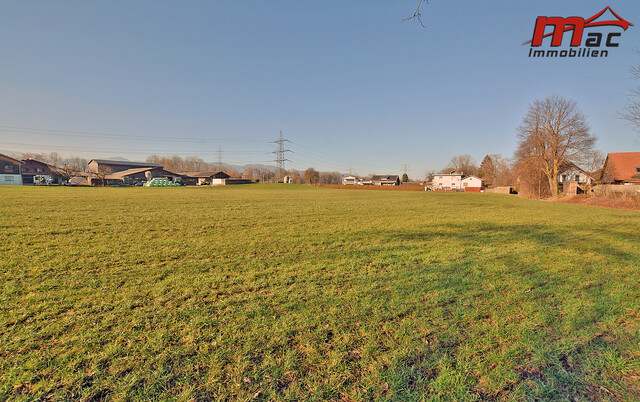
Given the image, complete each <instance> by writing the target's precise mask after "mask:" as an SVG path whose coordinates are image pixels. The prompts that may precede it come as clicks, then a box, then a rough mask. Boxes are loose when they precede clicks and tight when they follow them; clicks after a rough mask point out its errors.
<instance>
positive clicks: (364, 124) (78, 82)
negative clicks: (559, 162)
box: [0, 0, 640, 178]
mask: <svg viewBox="0 0 640 402" xmlns="http://www.w3.org/2000/svg"><path fill="white" fill-rule="evenodd" d="M416 4H417V1H413V0H407V1H392V0H367V1H364V0H362V1H360V0H358V1H355V0H354V1H344V0H343V1H323V2H308V1H269V2H266V1H257V0H256V1H252V0H248V1H242V2H240V1H210V2H204V1H180V2H178V1H155V0H154V1H84V0H82V1H80V0H78V1H8V0H3V1H2V2H0V55H1V57H0V150H11V151H44V152H50V151H56V152H59V153H61V154H63V155H80V156H83V157H86V158H89V159H90V158H97V157H111V156H122V157H126V158H129V159H132V160H139V159H144V158H145V157H146V156H147V155H149V154H151V153H155V154H165V155H172V154H179V155H182V156H188V155H199V156H201V157H202V158H203V159H205V160H208V161H215V160H216V158H217V151H218V149H219V148H221V149H222V153H223V160H224V161H225V162H228V163H235V164H245V163H252V162H253V163H270V162H269V161H270V160H272V159H273V157H274V155H273V154H270V152H271V151H272V150H274V149H275V146H274V144H272V143H270V141H273V140H275V139H276V138H277V136H278V134H279V132H280V130H282V131H283V134H284V136H285V137H286V138H288V139H290V140H291V141H292V142H291V144H290V145H289V149H291V150H293V151H294V152H293V153H290V154H289V155H288V158H289V159H291V162H290V163H289V164H288V165H287V167H288V168H289V167H293V168H297V169H306V168H307V167H315V168H317V169H321V170H339V171H342V172H346V171H347V170H348V169H349V168H350V167H351V168H352V169H353V171H354V172H356V173H359V174H363V175H364V174H368V173H374V172H375V173H399V172H401V166H402V165H404V164H407V165H408V166H409V170H410V176H412V177H415V178H421V177H423V176H424V174H425V172H426V171H428V170H431V169H441V168H443V167H444V165H446V163H447V161H448V160H449V159H450V158H451V157H452V156H454V155H460V154H471V155H472V156H473V157H474V158H475V159H476V160H477V161H478V162H479V161H480V160H481V159H482V158H483V157H484V155H486V154H494V153H497V154H503V155H505V156H511V155H512V153H513V151H514V150H515V147H516V145H517V141H516V128H517V126H518V125H519V124H520V122H521V120H522V117H523V116H524V114H525V113H526V110H527V106H528V105H529V104H530V103H531V102H532V101H533V100H534V99H536V98H542V97H545V96H548V95H551V94H557V95H560V96H564V97H566V98H569V99H573V100H575V101H577V102H578V105H579V106H580V108H581V109H582V110H583V112H584V113H585V114H586V115H587V116H588V118H589V121H590V122H591V126H592V128H593V131H594V133H595V134H596V135H597V136H598V138H599V142H598V148H599V149H601V150H602V151H604V152H622V151H640V141H639V137H638V135H637V134H636V133H635V132H634V131H633V129H632V128H631V127H630V126H629V125H628V124H627V123H626V122H625V121H622V120H620V119H619V118H618V117H617V112H618V111H619V110H620V109H622V108H623V107H624V105H625V103H626V101H627V100H626V95H625V94H626V93H627V92H628V90H629V88H631V87H632V86H633V85H634V82H633V81H632V80H631V79H630V74H629V72H628V66H629V65H630V64H637V63H638V62H640V55H639V54H638V53H636V49H637V47H638V45H639V44H640V40H639V39H640V2H637V1H613V2H608V3H603V2H597V1H580V2H576V1H568V0H564V1H562V0H555V1H538V0H536V1H528V2H524V1H518V2H514V1H506V0H505V1H473V2H472V1H466V2H462V1H453V0H432V1H431V2H430V3H429V4H424V5H423V6H422V15H423V17H422V19H423V22H424V24H425V28H422V27H421V26H420V25H418V24H414V23H411V22H404V23H399V22H398V21H399V20H401V19H402V18H405V17H407V16H408V15H410V14H411V13H412V11H413V9H415V6H416ZM607 5H609V6H610V7H611V8H612V9H613V10H614V11H616V12H617V13H618V14H619V15H620V16H621V17H622V18H624V19H626V20H628V21H630V22H631V23H634V24H635V26H633V27H630V28H629V29H628V30H627V31H625V32H623V34H622V36H621V37H620V47H618V48H615V49H612V50H611V51H610V54H609V57H607V58H599V59H532V58H529V57H527V54H528V50H529V47H528V46H522V45H521V44H522V42H524V41H526V40H528V39H530V38H531V36H532V33H533V27H534V22H535V19H536V17H537V16H539V15H547V16H565V17H567V16H573V15H578V16H582V17H584V18H587V17H590V16H592V15H594V14H595V13H597V12H599V11H600V10H602V9H603V8H604V7H606V6H607ZM637 84H640V83H636V85H637Z"/></svg>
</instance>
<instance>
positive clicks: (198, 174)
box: [180, 171, 231, 179]
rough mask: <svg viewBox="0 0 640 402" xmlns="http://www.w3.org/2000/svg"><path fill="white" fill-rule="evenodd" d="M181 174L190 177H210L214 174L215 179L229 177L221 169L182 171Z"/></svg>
mask: <svg viewBox="0 0 640 402" xmlns="http://www.w3.org/2000/svg"><path fill="white" fill-rule="evenodd" d="M180 174H181V175H184V176H187V177H191V178H211V177H214V176H216V177H215V178H216V179H228V178H230V177H231V175H229V174H228V173H225V172H223V171H219V172H182V173H180Z"/></svg>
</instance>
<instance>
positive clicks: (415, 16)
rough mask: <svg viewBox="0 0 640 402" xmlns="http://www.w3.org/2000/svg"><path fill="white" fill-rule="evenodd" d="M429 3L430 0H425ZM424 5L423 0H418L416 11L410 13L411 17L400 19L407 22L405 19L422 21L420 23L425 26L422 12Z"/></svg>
mask: <svg viewBox="0 0 640 402" xmlns="http://www.w3.org/2000/svg"><path fill="white" fill-rule="evenodd" d="M425 1H426V2H427V3H429V0H425ZM421 5H422V0H419V1H418V7H416V11H414V12H413V14H412V15H410V16H409V17H407V18H405V19H402V20H400V22H405V21H409V20H413V22H416V21H418V22H419V23H420V25H422V27H423V28H424V27H425V26H424V24H423V23H422V14H421V13H420V6H421Z"/></svg>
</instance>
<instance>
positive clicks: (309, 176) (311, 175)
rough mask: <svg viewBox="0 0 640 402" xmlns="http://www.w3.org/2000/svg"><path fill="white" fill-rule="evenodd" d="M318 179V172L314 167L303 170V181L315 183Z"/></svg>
mask: <svg viewBox="0 0 640 402" xmlns="http://www.w3.org/2000/svg"><path fill="white" fill-rule="evenodd" d="M318 180H320V173H318V171H317V170H315V169H314V168H309V169H307V170H305V171H304V181H305V183H308V184H317V183H318Z"/></svg>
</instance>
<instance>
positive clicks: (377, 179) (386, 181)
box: [371, 174, 400, 186]
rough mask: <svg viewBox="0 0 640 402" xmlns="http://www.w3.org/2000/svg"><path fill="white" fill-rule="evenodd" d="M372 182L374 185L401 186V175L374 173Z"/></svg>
mask: <svg viewBox="0 0 640 402" xmlns="http://www.w3.org/2000/svg"><path fill="white" fill-rule="evenodd" d="M371 183H372V184H373V185H374V186H399V185H400V176H398V175H397V174H386V175H374V176H373V177H372V178H371Z"/></svg>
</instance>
